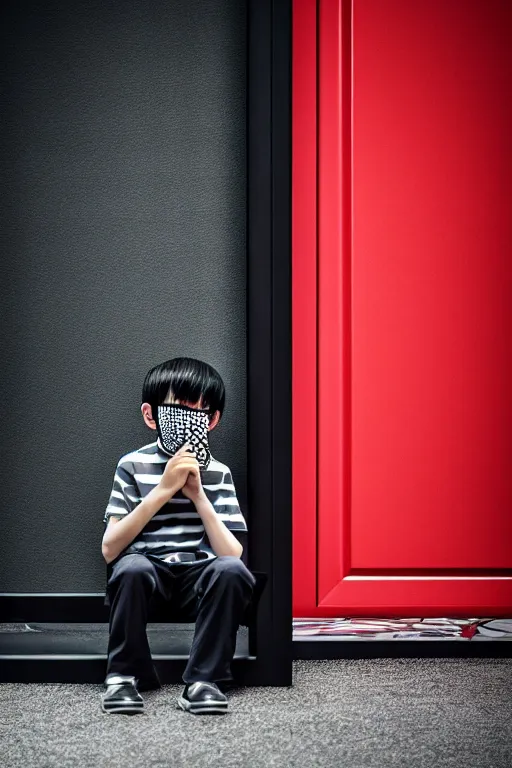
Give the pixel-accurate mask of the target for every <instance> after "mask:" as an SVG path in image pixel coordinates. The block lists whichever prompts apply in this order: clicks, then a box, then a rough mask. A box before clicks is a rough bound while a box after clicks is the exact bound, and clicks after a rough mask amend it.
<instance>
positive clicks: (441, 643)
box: [293, 638, 512, 660]
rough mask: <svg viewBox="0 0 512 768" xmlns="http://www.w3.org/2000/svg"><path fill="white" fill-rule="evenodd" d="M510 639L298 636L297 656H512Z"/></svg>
mask: <svg viewBox="0 0 512 768" xmlns="http://www.w3.org/2000/svg"><path fill="white" fill-rule="evenodd" d="M511 657H512V641H510V640H493V639H491V640H477V641H474V640H444V639H437V638H436V639H433V640H396V639H395V640H332V639H330V640H326V639H324V638H322V639H321V640H296V639H294V641H293V658H294V660H299V659H303V660H308V659H310V660H314V659H317V660H319V659H378V658H386V659H396V658H423V659H424V658H435V659H439V658H485V659H488V658H507V659H509V658H511Z"/></svg>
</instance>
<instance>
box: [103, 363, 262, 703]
mask: <svg viewBox="0 0 512 768" xmlns="http://www.w3.org/2000/svg"><path fill="white" fill-rule="evenodd" d="M224 405H225V390H224V384H223V381H222V379H221V377H220V375H219V374H218V372H217V371H216V370H215V369H214V368H212V367H211V366H210V365H208V364H207V363H204V362H202V361H200V360H195V359H193V358H186V357H179V358H174V359H172V360H168V361H166V362H164V363H161V364H160V365H157V366H155V367H154V368H152V369H151V370H150V371H149V372H148V373H147V375H146V377H145V380H144V385H143V388H142V405H141V412H142V416H143V418H144V422H145V423H146V425H147V426H148V427H149V428H150V429H153V430H156V431H157V433H158V436H157V439H156V441H155V442H153V443H149V444H148V445H145V446H143V447H142V448H139V449H138V450H135V451H132V452H130V453H128V454H125V455H124V456H122V457H121V458H120V459H119V462H118V464H117V467H116V471H115V475H114V483H113V487H112V492H111V494H110V499H109V502H108V505H107V508H106V510H105V514H104V518H103V522H104V523H105V524H107V527H106V528H105V532H104V535H103V541H102V553H103V556H104V558H105V560H106V562H107V589H106V595H105V605H108V606H110V622H109V644H108V661H107V674H106V677H105V686H106V691H105V692H104V693H102V694H101V699H102V709H103V711H104V712H124V713H127V712H141V711H142V710H143V708H144V702H143V699H142V697H141V695H140V693H139V690H138V689H140V690H151V689H153V688H160V687H161V684H160V680H159V678H158V675H157V672H156V669H155V667H154V665H153V662H152V658H151V652H150V648H149V644H148V638H147V634H146V625H147V620H148V606H149V603H150V600H151V599H152V597H153V595H154V596H155V598H157V599H159V600H162V599H163V600H165V601H170V600H172V601H177V604H178V605H179V607H180V608H181V609H182V610H184V611H185V612H186V613H187V614H190V616H191V618H192V619H193V620H195V622H196V626H195V632H194V640H193V643H192V647H191V649H190V657H189V660H188V664H187V666H186V669H185V671H184V673H183V681H184V683H185V688H184V690H183V692H182V694H181V696H180V697H179V698H178V699H177V703H178V706H179V707H181V708H182V709H184V710H186V711H188V712H192V713H194V714H198V713H210V712H211V713H217V712H219V713H220V712H226V711H227V699H226V696H225V695H224V693H223V692H222V691H221V690H220V688H219V686H218V683H221V684H222V683H224V682H229V681H232V680H233V676H232V673H231V668H230V665H231V660H232V658H233V655H234V652H235V645H236V635H237V630H238V627H239V624H240V621H241V619H242V617H243V614H244V611H245V609H246V607H247V605H248V604H249V602H250V599H251V596H252V592H253V588H254V584H255V582H256V579H255V577H254V576H253V574H252V573H251V572H250V571H249V570H248V568H247V567H246V566H245V565H244V563H243V562H242V560H241V559H240V557H241V555H242V552H243V545H244V543H245V538H244V537H245V535H246V532H247V525H246V521H245V519H244V516H243V514H242V512H241V511H240V507H239V505H238V500H237V496H236V491H235V488H234V485H233V481H232V477H231V472H230V470H229V468H228V467H227V466H226V465H225V464H222V463H221V462H219V461H217V460H216V459H215V458H214V457H213V456H212V455H211V452H210V447H209V442H208V433H209V431H210V430H212V429H214V428H215V427H216V425H217V424H218V423H219V420H220V418H221V416H222V413H223V410H224Z"/></svg>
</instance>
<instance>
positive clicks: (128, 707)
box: [101, 699, 144, 715]
mask: <svg viewBox="0 0 512 768" xmlns="http://www.w3.org/2000/svg"><path fill="white" fill-rule="evenodd" d="M101 708H102V710H103V712H106V713H107V714H108V715H113V714H118V713H120V714H123V715H136V714H138V713H139V712H143V711H144V702H143V701H134V702H131V703H130V702H127V701H125V702H119V704H116V703H112V704H108V705H107V706H105V702H104V701H103V699H102V701H101Z"/></svg>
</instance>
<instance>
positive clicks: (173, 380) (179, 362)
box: [142, 357, 226, 418]
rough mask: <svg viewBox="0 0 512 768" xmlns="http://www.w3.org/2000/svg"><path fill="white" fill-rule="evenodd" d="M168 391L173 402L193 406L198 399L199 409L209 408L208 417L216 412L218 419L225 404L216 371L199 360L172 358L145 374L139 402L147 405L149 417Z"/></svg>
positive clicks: (222, 388)
mask: <svg viewBox="0 0 512 768" xmlns="http://www.w3.org/2000/svg"><path fill="white" fill-rule="evenodd" d="M169 392H172V394H173V395H174V397H175V398H176V399H177V400H189V401H191V402H193V403H196V402H198V401H199V400H200V398H201V397H202V399H203V400H202V407H203V408H207V409H209V410H210V412H211V415H213V414H214V413H215V411H220V417H222V413H223V411H224V406H225V403H226V392H225V389H224V382H223V381H222V378H221V376H220V374H219V373H218V371H216V370H215V368H213V367H212V366H211V365H209V364H208V363H204V362H203V361H202V360H195V359H194V358H193V357H174V358H173V359H172V360H166V361H165V362H164V363H160V364H159V365H155V366H154V367H153V368H151V370H150V371H148V373H147V374H146V377H145V379H144V384H143V385H142V402H143V403H149V404H150V406H151V412H152V416H153V418H155V415H156V409H157V406H158V405H161V404H162V403H163V402H164V401H165V400H166V398H167V395H168V394H169ZM220 417H219V418H220Z"/></svg>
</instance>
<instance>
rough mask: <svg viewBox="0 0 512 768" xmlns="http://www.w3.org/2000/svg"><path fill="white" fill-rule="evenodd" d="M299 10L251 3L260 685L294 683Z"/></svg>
mask: <svg viewBox="0 0 512 768" xmlns="http://www.w3.org/2000/svg"><path fill="white" fill-rule="evenodd" d="M291 13H292V12H291V0H274V1H273V2H272V0H250V2H249V19H248V34H249V42H248V101H247V104H248V111H247V119H248V126H247V141H248V169H247V178H248V229H247V237H248V283H247V297H248V339H247V344H248V430H249V434H248V437H249V439H248V494H249V507H250V510H251V536H250V541H249V548H250V563H251V566H252V568H254V569H255V570H263V571H266V572H267V573H268V574H269V585H268V588H267V589H266V591H265V593H264V595H263V597H262V601H261V607H260V612H259V616H260V621H259V627H258V638H257V658H258V664H257V669H256V670H255V672H256V673H257V681H256V680H255V682H256V684H258V685H291V682H292V610H291V598H292V581H291V574H292V557H291V555H292V508H291V488H292V486H291V446H292V442H291V406H292V386H291V362H292V359H291V18H292V17H291Z"/></svg>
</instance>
